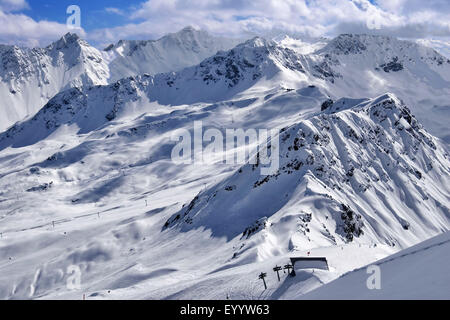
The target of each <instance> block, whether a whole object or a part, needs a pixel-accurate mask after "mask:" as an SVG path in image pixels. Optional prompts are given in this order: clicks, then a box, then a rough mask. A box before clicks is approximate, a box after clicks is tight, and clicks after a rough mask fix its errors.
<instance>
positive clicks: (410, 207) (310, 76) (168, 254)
mask: <svg viewBox="0 0 450 320" xmlns="http://www.w3.org/2000/svg"><path fill="white" fill-rule="evenodd" d="M343 37H344V39H346V37H347V38H348V36H343ZM337 39H338V40H339V39H340V38H339V37H338V38H337ZM377 39H379V38H375V39H372V38H363V39H362V40H361V42H362V43H363V46H365V47H366V48H367V47H370V46H371V45H372V44H374V43H375V44H376V46H374V47H370V52H373V56H371V53H370V52H366V51H368V50H363V46H362V45H361V46H360V45H355V42H354V40H355V39H351V41H350V40H349V41H350V43H349V44H347V40H345V41H343V40H342V39H340V40H339V41H338V40H336V41H338V42H339V43H340V42H344V44H337V43H336V41H334V42H333V41H331V42H330V43H329V44H328V45H327V46H325V47H322V46H323V45H324V43H322V44H320V46H319V45H317V47H315V46H313V47H311V46H309V45H308V44H303V43H299V42H296V43H293V42H292V41H290V40H289V41H288V40H286V39H285V40H286V41H282V44H281V45H280V44H277V42H274V41H268V40H264V39H261V38H255V39H252V40H249V41H246V42H245V43H242V44H240V45H238V46H236V47H235V48H233V49H232V50H229V51H221V52H218V53H216V54H214V55H213V56H211V57H209V58H206V59H205V60H203V61H202V62H201V63H199V64H198V65H195V66H191V67H187V68H185V69H183V70H180V71H177V72H170V73H163V74H157V75H150V74H143V75H139V76H134V75H133V76H131V77H128V78H124V79H120V80H118V81H117V82H115V83H112V84H105V85H101V86H95V85H94V86H90V85H83V86H76V87H75V88H66V89H67V90H63V91H62V92H60V93H58V94H56V96H54V97H53V98H52V99H50V101H49V102H48V103H47V104H46V105H45V106H44V107H43V108H42V109H41V110H39V112H37V113H36V114H35V115H34V116H32V117H29V118H27V119H25V120H23V121H21V122H19V123H17V124H16V125H14V126H13V127H11V128H10V129H9V130H7V131H5V132H3V133H1V134H0V233H1V234H2V236H1V238H0V271H1V272H0V298H5V299H17V298H26V299H28V298H29V299H50V298H71V299H80V298H81V297H82V295H83V294H86V297H87V299H115V298H122V299H123V298H131V299H142V298H147V299H180V298H188V299H190V298H200V299H213V298H215V299H224V298H225V297H226V296H227V295H229V296H231V297H232V298H233V299H265V298H273V299H289V298H297V297H299V296H300V294H304V293H306V292H308V291H311V290H313V289H315V288H317V287H318V286H320V285H322V284H323V283H327V282H330V281H332V280H334V279H336V278H337V277H339V276H341V275H342V274H344V273H346V272H348V271H350V270H353V269H355V268H360V267H362V266H364V265H367V264H370V263H372V262H374V261H376V260H379V259H381V258H383V257H385V256H387V255H389V254H392V253H394V252H396V251H397V250H400V249H402V248H406V247H408V246H410V245H413V244H416V243H418V242H420V241H423V240H425V239H427V238H429V237H432V236H434V235H436V234H438V233H440V232H443V231H446V230H448V229H449V227H450V222H449V219H450V218H449V208H448V205H449V197H450V196H449V193H450V191H449V185H450V184H449V179H450V175H449V167H450V165H449V159H448V152H447V148H448V147H447V145H444V144H443V143H442V141H441V140H439V139H437V138H435V137H433V136H432V135H430V134H429V133H428V131H429V130H428V129H429V128H428V127H425V128H424V127H422V125H421V124H420V123H419V122H420V121H418V120H420V119H418V120H416V118H415V117H414V116H413V114H415V112H416V111H421V110H422V109H424V110H428V109H427V108H428V107H429V106H430V104H429V103H423V104H412V105H410V104H409V103H408V102H407V100H406V99H405V97H404V96H403V95H405V94H410V95H409V96H408V97H409V98H410V99H412V100H413V101H419V99H421V98H420V97H421V95H422V94H423V95H424V96H426V97H428V96H431V94H430V93H429V92H433V93H434V96H433V97H430V99H441V98H442V97H445V95H446V92H447V91H446V90H447V87H445V85H446V82H445V81H447V80H445V81H444V80H443V79H446V78H445V77H447V75H446V73H445V70H446V68H447V66H446V64H445V62H443V63H442V64H439V56H433V54H434V53H433V52H432V51H430V52H429V51H428V50H427V49H423V47H420V46H417V47H409V45H407V46H406V47H405V48H403V46H401V47H398V46H397V45H398V42H396V41H393V40H392V41H391V40H389V41H387V42H386V43H385V42H384V41H383V44H381V43H378V42H377V41H378V40H377ZM124 45H125V46H126V44H124ZM294 45H295V46H296V47H295V48H293V46H294ZM63 47H64V46H63ZM144 47H146V46H144ZM319 47H320V49H319V50H318V51H316V52H315V53H308V52H311V51H312V50H317V48H319ZM355 48H359V49H355ZM380 48H381V49H380ZM388 48H393V49H392V50H394V49H395V52H396V53H395V54H397V51H405V52H406V51H407V53H408V55H407V56H414V57H416V60H417V61H419V60H420V61H422V60H425V62H423V63H416V66H419V68H418V69H417V70H418V71H417V70H413V69H414V68H415V65H414V64H407V63H404V64H403V62H402V65H403V69H401V68H400V67H399V66H398V63H399V61H400V60H397V62H393V63H391V64H389V62H392V61H391V60H389V59H390V57H391V56H390V55H388V56H387V57H386V59H387V60H386V61H385V60H384V58H383V54H382V52H383V50H386V49H388ZM402 48H403V49H402ZM116 49H117V48H116ZM111 50H112V51H114V50H113V49H111ZM140 50H141V49H138V51H140ZM377 50H378V51H377ZM112 51H111V52H112ZM144 51H145V50H144ZM353 51H355V52H353ZM306 53H308V54H306ZM346 53H347V54H346ZM114 54H115V53H114ZM114 54H111V53H106V56H103V58H104V60H103V61H110V60H109V59H110V58H112V57H113V56H114ZM142 54H144V53H142ZM397 55H398V54H397ZM428 56H429V57H431V58H429V59H428V58H423V59H422V57H428ZM105 57H106V58H105ZM130 57H131V59H133V55H131V56H130ZM433 57H436V59H434V58H433ZM405 59H406V58H405ZM407 60H408V59H407ZM402 61H403V60H402ZM408 61H409V60H408ZM102 63H103V62H102ZM384 63H386V66H384V67H380V66H381V65H383V64H384ZM108 68H109V67H108ZM375 68H379V69H380V70H376V69H375ZM384 68H386V70H388V71H389V72H387V71H385V70H384ZM409 69H411V70H412V71H411V72H410V71H408V70H409ZM105 70H106V69H105ZM368 70H370V71H371V72H372V71H373V72H377V74H378V75H379V77H380V79H382V80H383V81H385V82H384V84H385V85H386V86H384V87H383V86H382V85H380V86H372V85H369V84H367V83H366V82H365V81H366V80H367V79H368V78H367V77H368V76H367V72H368ZM442 70H444V71H442ZM366 71H367V72H366ZM105 72H106V71H105ZM414 72H416V73H415V76H414V77H413V76H409V74H410V73H411V74H412V73H414ZM405 74H407V76H405ZM408 81H412V82H411V83H414V84H417V88H419V89H420V90H419V89H418V90H416V91H414V92H407V91H405V90H404V88H405V87H406V84H407V82H408ZM413 81H416V82H417V83H416V82H413ZM397 84H398V88H399V90H397V91H398V92H396V88H397V87H396V85H397ZM439 85H441V87H442V88H439ZM391 87H392V88H391ZM383 88H385V89H386V88H391V89H392V90H389V91H393V92H394V93H396V94H395V95H394V94H384V92H385V91H384V90H383V91H382V89H383ZM378 90H380V91H381V92H380V93H379V94H378V93H377V94H373V95H371V94H369V93H370V92H378ZM399 93H400V94H402V96H400V94H399ZM342 97H349V98H342ZM368 97H372V98H368ZM373 97H377V98H373ZM330 98H332V99H333V100H334V101H332V100H330ZM402 100H403V101H404V103H403V102H402ZM324 102H325V103H324ZM406 105H408V107H411V109H412V111H410V110H409V109H408V108H407V107H406ZM438 109H439V108H438ZM440 109H442V110H446V109H445V108H440ZM444 115H445V113H444ZM447 119H448V117H447V118H445V116H443V115H442V114H441V115H440V119H439V117H436V121H439V123H441V124H443V123H444V122H445V121H446V120H447ZM194 121H202V122H203V125H204V127H205V128H217V129H219V130H222V131H225V130H226V129H228V128H244V129H247V128H269V129H271V128H279V129H282V128H284V130H283V132H282V133H281V135H280V138H281V140H280V141H281V145H280V155H281V156H282V158H281V165H280V171H279V172H278V173H277V174H275V175H273V176H268V177H265V176H261V173H260V170H259V169H260V167H256V166H255V167H254V166H252V165H246V166H244V167H242V168H241V165H238V164H235V165H232V164H231V165H224V164H223V163H222V162H221V161H220V157H219V156H218V155H211V154H206V155H205V156H206V157H208V158H212V159H215V161H212V162H211V163H206V164H195V163H194V164H186V165H176V164H174V163H173V162H172V161H171V158H170V156H171V151H172V149H173V147H174V145H175V143H174V142H173V141H171V136H172V134H173V133H174V132H175V131H176V130H178V129H186V130H189V131H191V132H192V130H193V124H194ZM435 129H436V127H435ZM437 131H439V132H440V133H439V134H440V136H442V134H441V133H442V132H443V131H441V130H437ZM253 147H256V145H255V146H253ZM194 156H196V155H194ZM193 199H194V201H193ZM44 200H45V205H42V203H43V201H44ZM185 214H186V216H184V215H185ZM178 216H179V218H177V217H178ZM193 252H195V255H193ZM307 252H312V253H313V254H317V255H326V256H327V257H329V261H330V266H331V267H332V270H330V272H316V273H314V274H311V273H310V272H309V271H308V272H305V273H302V274H300V277H299V278H297V279H294V280H289V279H286V281H284V282H283V281H282V282H281V283H278V281H277V280H275V279H274V277H275V276H274V275H272V277H269V279H268V281H269V289H268V290H267V291H264V290H263V289H262V288H261V283H259V281H258V279H257V275H258V274H259V273H260V272H261V271H266V272H269V271H270V270H271V268H273V267H274V266H275V265H276V264H278V265H280V264H283V263H287V262H288V261H289V258H290V257H291V256H293V255H294V256H302V255H305V254H307ZM72 265H76V266H78V267H80V269H81V271H82V288H80V289H79V290H73V291H71V290H68V288H67V287H66V281H67V279H68V273H67V268H68V267H69V266H72ZM302 280H304V281H302Z"/></svg>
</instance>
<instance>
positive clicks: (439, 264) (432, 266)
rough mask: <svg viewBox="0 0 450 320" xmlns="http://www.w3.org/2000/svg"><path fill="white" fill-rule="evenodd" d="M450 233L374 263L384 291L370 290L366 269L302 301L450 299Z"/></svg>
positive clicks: (319, 290) (347, 276)
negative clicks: (377, 268)
mask: <svg viewBox="0 0 450 320" xmlns="http://www.w3.org/2000/svg"><path fill="white" fill-rule="evenodd" d="M449 261H450V233H449V232H447V233H445V234H442V235H440V236H437V237H435V238H433V239H430V240H428V241H425V242H423V243H420V244H418V245H416V246H413V247H411V248H409V249H406V250H403V251H400V252H398V253H396V254H394V255H392V256H389V257H387V258H385V259H382V260H380V261H377V262H375V263H373V265H375V266H379V267H380V268H381V289H380V290H369V289H368V288H367V286H366V281H367V279H368V277H369V275H368V274H367V272H366V271H367V269H366V268H361V269H358V270H356V271H352V272H349V273H348V274H346V275H344V276H342V277H341V278H339V279H337V280H335V281H333V282H331V283H329V284H327V285H325V286H323V287H321V288H319V289H317V290H315V291H313V292H311V293H308V294H306V295H304V296H299V297H298V298H300V299H319V300H320V299H326V300H329V299H339V300H341V299H346V300H347V299H349V300H360V299H364V300H378V299H388V300H397V299H402V300H403V299H408V300H415V299H419V300H422V299H430V300H448V299H450V290H449V288H450V273H449V272H448V263H449Z"/></svg>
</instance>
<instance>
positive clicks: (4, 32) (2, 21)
mask: <svg viewBox="0 0 450 320" xmlns="http://www.w3.org/2000/svg"><path fill="white" fill-rule="evenodd" d="M0 26H1V28H0V43H6V44H16V45H20V46H27V47H36V46H44V45H47V44H49V43H50V42H52V41H54V40H57V39H58V38H60V37H61V36H62V35H64V34H65V33H67V32H69V31H72V32H73V30H70V29H69V28H68V27H67V26H66V25H65V24H60V23H57V22H52V21H45V20H44V21H35V20H33V19H32V18H30V17H28V16H26V15H24V14H14V13H6V12H3V11H1V10H0ZM77 32H78V31H77ZM78 33H79V34H80V35H81V36H85V33H84V31H83V30H79V32H78Z"/></svg>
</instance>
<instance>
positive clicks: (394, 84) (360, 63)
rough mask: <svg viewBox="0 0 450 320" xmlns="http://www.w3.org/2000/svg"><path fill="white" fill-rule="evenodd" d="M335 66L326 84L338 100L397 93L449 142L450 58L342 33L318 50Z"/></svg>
mask: <svg viewBox="0 0 450 320" xmlns="http://www.w3.org/2000/svg"><path fill="white" fill-rule="evenodd" d="M315 54H316V55H317V56H319V57H321V58H322V59H323V62H322V63H323V65H324V66H326V67H327V68H329V70H332V72H331V75H330V76H328V77H327V79H328V80H330V81H332V82H333V83H332V84H328V85H327V84H325V86H326V87H328V88H329V90H330V91H331V93H332V95H333V96H334V97H335V98H336V99H338V98H341V97H343V96H346V97H351V98H361V97H367V96H377V95H381V94H383V93H385V92H392V93H394V94H396V95H397V96H398V97H399V98H401V99H402V100H403V101H405V103H407V104H408V106H410V108H411V110H412V111H413V112H414V114H415V115H416V116H417V118H418V119H419V120H420V121H421V122H422V123H423V124H424V125H425V127H426V128H427V129H428V130H429V131H430V132H431V133H432V134H433V135H436V136H438V137H440V138H443V139H444V140H445V141H447V142H449V141H450V140H449V137H450V129H449V127H448V125H447V120H446V119H448V117H449V115H450V114H449V112H450V105H449V103H448V97H449V96H450V60H449V59H448V58H446V57H444V56H442V55H441V54H439V53H438V52H436V51H435V50H433V49H430V48H427V47H425V46H422V45H419V44H417V43H413V42H409V41H402V40H397V39H395V38H392V37H384V36H370V35H352V34H345V35H340V36H338V37H337V38H335V39H333V40H331V41H330V42H329V43H328V45H326V46H325V47H324V48H322V49H319V50H318V51H316V53H315Z"/></svg>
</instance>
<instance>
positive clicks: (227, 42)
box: [0, 27, 239, 131]
mask: <svg viewBox="0 0 450 320" xmlns="http://www.w3.org/2000/svg"><path fill="white" fill-rule="evenodd" d="M238 43H239V40H236V39H226V38H219V37H213V36H211V35H210V34H209V33H207V32H206V31H198V30H195V29H193V28H192V27H187V28H185V29H183V30H181V31H180V32H178V33H174V34H169V35H167V36H165V37H163V38H161V39H159V40H156V41H120V42H119V43H118V44H117V45H113V46H110V47H109V48H108V49H107V50H106V51H100V50H98V49H96V48H94V47H92V46H90V45H89V44H88V43H87V42H86V41H84V40H82V39H80V38H79V37H78V35H76V34H72V33H68V34H66V35H65V36H64V37H62V38H61V39H60V40H58V41H57V42H55V43H53V44H51V45H50V46H48V47H46V48H35V49H22V48H19V47H17V46H4V45H1V46H0V97H1V98H2V103H1V105H0V112H1V113H2V116H1V117H0V131H2V130H5V129H6V128H7V127H9V126H10V125H12V124H14V123H15V122H16V121H19V120H23V119H24V118H25V117H27V116H33V115H34V114H35V113H36V112H37V111H38V110H40V109H41V108H42V107H43V106H44V105H45V104H46V103H47V102H48V101H49V100H50V99H51V98H52V97H53V96H54V95H56V94H57V93H59V92H61V91H63V90H66V89H68V88H71V87H77V88H81V87H86V88H87V87H90V86H94V85H106V84H108V83H114V82H115V81H117V80H119V79H122V78H125V77H129V76H136V75H140V74H152V75H154V74H157V73H162V72H169V71H178V70H180V69H183V68H185V67H188V66H193V65H196V64H198V63H199V62H201V61H202V60H204V59H205V58H207V57H210V56H212V55H214V54H215V53H217V52H218V51H221V50H228V49H231V48H232V47H234V46H235V45H236V44H238Z"/></svg>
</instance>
